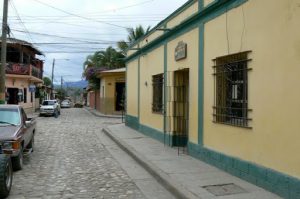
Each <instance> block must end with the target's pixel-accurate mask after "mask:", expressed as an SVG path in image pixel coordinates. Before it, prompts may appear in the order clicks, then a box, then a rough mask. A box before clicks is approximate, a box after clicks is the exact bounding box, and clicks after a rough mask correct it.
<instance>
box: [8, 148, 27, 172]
mask: <svg viewBox="0 0 300 199" xmlns="http://www.w3.org/2000/svg"><path fill="white" fill-rule="evenodd" d="M23 158H24V157H23V147H21V150H20V153H19V155H18V156H17V157H12V158H11V161H12V167H13V169H14V171H18V170H21V169H22V168H23Z"/></svg>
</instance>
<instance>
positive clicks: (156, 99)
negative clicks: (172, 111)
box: [152, 74, 164, 113]
mask: <svg viewBox="0 0 300 199" xmlns="http://www.w3.org/2000/svg"><path fill="white" fill-rule="evenodd" d="M163 84H164V76H163V74H158V75H153V76H152V86H153V100H152V112H154V113H163Z"/></svg>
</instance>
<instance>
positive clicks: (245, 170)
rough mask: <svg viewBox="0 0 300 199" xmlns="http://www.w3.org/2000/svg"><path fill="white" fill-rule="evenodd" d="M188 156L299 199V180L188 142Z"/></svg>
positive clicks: (279, 193)
mask: <svg viewBox="0 0 300 199" xmlns="http://www.w3.org/2000/svg"><path fill="white" fill-rule="evenodd" d="M188 151H189V154H190V155H191V156H193V157H195V158H198V159H200V160H202V161H204V162H207V163H209V164H211V165H214V166H216V167H218V168H219V169H222V170H224V171H226V172H228V173H230V174H232V175H235V176H237V177H239V178H242V179H244V180H246V181H248V182H250V183H252V184H255V185H257V186H259V187H262V188H264V189H267V190H269V191H271V192H273V193H275V194H278V195H279V196H281V197H284V198H289V199H294V198H300V179H297V178H294V177H292V176H289V175H286V174H283V173H280V172H277V171H274V170H272V169H269V168H266V167H262V166H259V165H257V164H255V163H252V162H248V161H244V160H241V159H239V158H236V157H232V156H228V155H225V154H222V153H219V152H217V151H213V150H211V149H207V148H205V147H202V146H200V145H197V144H194V143H191V142H189V143H188Z"/></svg>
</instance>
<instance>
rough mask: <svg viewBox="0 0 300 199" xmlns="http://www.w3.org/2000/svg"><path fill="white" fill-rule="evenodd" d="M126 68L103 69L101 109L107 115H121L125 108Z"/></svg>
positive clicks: (101, 73) (100, 77)
mask: <svg viewBox="0 0 300 199" xmlns="http://www.w3.org/2000/svg"><path fill="white" fill-rule="evenodd" d="M125 72H126V69H125V68H118V69H113V70H106V71H101V72H99V73H98V75H97V77H98V78H99V79H100V107H99V109H100V110H99V111H100V112H101V113H103V114H105V115H119V114H122V111H123V110H124V101H125Z"/></svg>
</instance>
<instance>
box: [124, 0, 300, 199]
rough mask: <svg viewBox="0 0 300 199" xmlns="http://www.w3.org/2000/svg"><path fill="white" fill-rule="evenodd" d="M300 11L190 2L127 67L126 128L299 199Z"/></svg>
mask: <svg viewBox="0 0 300 199" xmlns="http://www.w3.org/2000/svg"><path fill="white" fill-rule="evenodd" d="M299 4H300V1H299V0H293V1H292V0H281V1H274V0H264V1H262V0H190V1H187V3H185V4H184V5H183V6H182V7H180V8H179V9H178V10H176V11H175V12H174V13H172V14H171V15H170V16H169V17H167V18H166V19H165V20H163V21H162V22H160V23H159V24H158V25H157V26H156V27H154V28H153V29H152V30H151V31H150V32H149V33H148V34H147V35H145V36H144V37H143V38H141V39H140V40H138V41H137V42H136V43H134V44H133V45H132V46H131V49H129V50H128V52H127V58H126V71H127V73H126V79H127V81H126V84H127V85H126V88H127V89H126V91H127V94H126V96H127V97H126V101H127V102H126V104H127V107H126V110H127V115H126V125H127V126H130V127H132V128H134V129H136V130H138V131H140V132H141V133H144V134H146V135H149V136H151V137H153V138H155V139H158V140H160V141H162V142H165V143H166V144H169V145H170V146H186V147H188V152H189V154H190V155H192V156H194V157H197V158H200V159H202V160H204V161H206V162H208V163H210V164H213V165H215V166H217V167H219V168H221V169H223V170H226V171H228V172H230V173H231V174H234V175H236V176H238V177H241V178H243V179H246V180H248V181H250V182H252V183H254V184H256V185H258V186H261V187H263V188H266V189H268V190H270V191H273V192H275V193H277V194H279V195H281V196H283V197H286V198H300V191H299V190H300V180H299V179H300V156H299V155H296V154H297V152H298V151H300V133H299V132H300V122H299V112H300V103H299V101H300V93H299V92H298V89H295V90H293V88H295V87H296V88H297V85H300V78H299V74H300V67H299V66H300V37H299V35H300V23H299V21H300V8H299Z"/></svg>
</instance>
